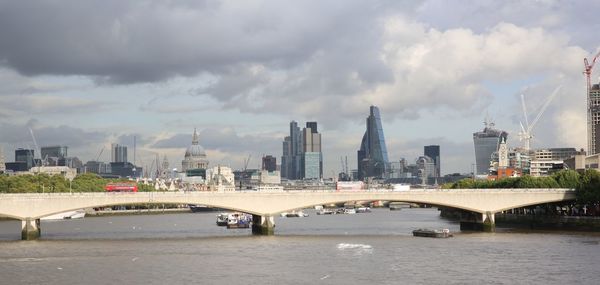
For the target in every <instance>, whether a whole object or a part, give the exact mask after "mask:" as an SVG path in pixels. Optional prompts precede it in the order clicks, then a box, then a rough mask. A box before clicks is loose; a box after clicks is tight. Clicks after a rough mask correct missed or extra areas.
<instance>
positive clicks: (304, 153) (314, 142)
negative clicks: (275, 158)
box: [281, 121, 323, 180]
mask: <svg viewBox="0 0 600 285" xmlns="http://www.w3.org/2000/svg"><path fill="white" fill-rule="evenodd" d="M282 146H283V153H282V154H283V155H282V156H281V177H284V178H287V179H290V180H296V179H321V178H322V177H323V153H322V152H321V134H320V133H319V132H318V131H317V122H307V123H306V128H304V129H302V130H300V127H298V123H297V122H295V121H292V122H290V135H289V136H286V137H285V138H284V140H283V143H282Z"/></svg>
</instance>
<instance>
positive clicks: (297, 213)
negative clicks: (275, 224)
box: [281, 211, 308, 218]
mask: <svg viewBox="0 0 600 285" xmlns="http://www.w3.org/2000/svg"><path fill="white" fill-rule="evenodd" d="M281 217H283V218H303V217H308V214H307V213H304V212H302V211H293V212H291V213H287V212H283V213H281Z"/></svg>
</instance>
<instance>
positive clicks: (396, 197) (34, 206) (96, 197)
mask: <svg viewBox="0 0 600 285" xmlns="http://www.w3.org/2000/svg"><path fill="white" fill-rule="evenodd" d="M574 199H575V191H574V190H572V189H414V190H408V191H390V190H387V189H378V190H367V191H356V192H336V191H333V190H331V191H327V190H324V191H282V192H256V191H235V192H138V193H45V194H0V216H6V217H10V218H14V219H18V220H21V221H22V231H21V232H22V234H21V237H22V239H24V240H29V239H37V238H38V237H39V236H40V233H41V230H40V220H39V219H40V218H42V217H45V216H49V215H53V214H56V213H60V212H66V211H71V210H77V209H83V208H92V207H106V206H114V205H130V204H167V203H168V204H201V205H207V206H210V207H215V208H223V209H230V210H235V211H240V212H245V213H249V214H252V215H253V225H252V232H253V233H255V234H263V235H269V234H273V227H274V216H275V215H278V214H279V213H282V212H288V211H292V210H295V209H302V208H307V207H312V206H315V205H326V204H333V203H342V202H351V201H398V202H411V203H418V204H428V205H436V206H443V207H449V208H456V209H462V210H466V211H469V212H472V213H474V214H476V217H477V218H476V220H475V221H471V222H475V223H477V224H479V225H481V227H480V229H482V230H485V231H493V230H494V229H495V221H494V214H495V213H498V212H501V211H505V210H509V209H514V208H520V207H525V206H531V205H537V204H545V203H552V202H560V201H567V200H574Z"/></svg>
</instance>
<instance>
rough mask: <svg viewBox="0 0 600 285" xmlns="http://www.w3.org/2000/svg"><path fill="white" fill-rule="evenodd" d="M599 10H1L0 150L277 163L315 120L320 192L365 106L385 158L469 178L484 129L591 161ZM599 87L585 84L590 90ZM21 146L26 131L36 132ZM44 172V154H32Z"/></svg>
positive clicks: (440, 6)
mask: <svg viewBox="0 0 600 285" xmlns="http://www.w3.org/2000/svg"><path fill="white" fill-rule="evenodd" d="M599 10H600V1H598V0H595V1H575V0H573V1H553V0H531V1H510V0H507V1H493V0H489V1H488V0H478V1H475V0H474V1H442V0H424V1H417V0H413V1H397V0H393V1H383V0H382V1H353V0H339V1H334V0H315V1H311V0H307V1H284V0H273V1H254V0H248V1H214V0H204V1H202V0H200V1H120V0H114V1H112V0H103V1H76V0H73V1H69V0H66V1H65V0H61V1H44V0H42V1H4V0H0V146H1V147H2V148H3V150H4V156H5V160H6V161H13V160H14V149H15V148H19V147H23V148H34V147H35V145H36V143H34V140H33V138H32V135H31V133H33V136H34V137H35V141H36V142H37V145H38V146H39V147H41V146H48V145H67V146H68V147H69V155H70V156H77V157H79V158H80V159H81V160H83V161H84V162H85V161H87V160H95V159H96V158H99V159H100V160H103V161H109V160H110V144H111V143H119V144H124V145H127V146H129V160H130V161H132V160H133V157H132V156H133V155H132V153H133V138H134V137H135V138H136V141H137V144H136V164H138V165H140V166H142V167H145V168H149V167H151V165H152V161H153V160H154V159H155V157H156V156H157V155H159V156H160V157H161V160H162V157H163V156H165V155H166V156H167V158H168V160H169V162H170V167H173V168H181V160H182V159H183V156H184V153H185V149H186V147H187V146H188V145H190V144H191V139H192V133H193V130H194V128H197V129H198V132H199V134H200V144H201V145H202V146H203V147H204V148H205V150H206V153H207V156H208V159H209V161H210V164H211V165H218V164H220V165H229V166H231V167H232V168H235V169H240V168H243V167H244V161H245V160H246V159H247V158H248V157H250V160H249V163H248V167H249V168H256V167H258V166H259V165H260V157H262V156H263V155H269V154H270V155H274V156H276V157H277V158H278V163H279V162H280V158H281V154H282V150H281V148H282V141H283V138H284V137H285V136H286V135H287V133H288V132H289V122H290V121H292V120H295V121H297V122H299V124H300V125H304V124H305V122H306V121H317V122H318V125H319V126H318V128H319V132H320V133H321V134H322V148H323V157H324V176H325V177H332V176H334V175H337V173H338V172H340V171H341V169H342V165H341V159H340V158H341V157H346V156H347V158H348V164H349V168H350V169H354V168H356V151H357V150H358V149H359V148H360V142H361V139H362V135H363V134H364V132H365V128H366V126H365V119H366V117H367V116H368V115H369V106H370V105H376V106H378V107H379V108H380V112H381V116H382V120H383V128H384V133H385V138H386V144H387V149H388V152H389V158H390V160H392V161H398V160H400V159H401V158H405V159H407V161H409V162H414V161H415V159H416V158H417V157H418V156H420V155H423V146H424V145H430V144H437V145H440V148H441V171H442V174H448V173H456V172H459V173H468V172H470V171H471V164H472V163H474V150H473V139H472V134H473V132H476V131H479V130H481V129H482V128H483V121H484V119H485V118H486V117H488V118H490V119H491V120H492V121H493V122H494V123H495V125H496V127H497V128H499V129H503V130H505V131H507V132H508V133H509V139H508V145H509V146H510V147H516V146H522V145H523V143H524V142H523V141H520V140H519V138H518V133H519V129H520V126H519V123H520V122H524V115H523V111H522V108H521V99H520V95H521V94H523V96H524V98H525V102H526V105H527V110H528V112H529V116H528V119H529V121H530V122H533V120H534V118H535V117H536V116H537V114H538V112H539V109H540V108H541V106H542V105H543V104H544V102H545V101H547V100H548V98H549V97H550V95H551V94H552V93H553V92H554V91H555V90H557V88H559V86H560V87H561V88H559V89H558V91H557V95H556V96H555V97H554V99H553V100H552V101H551V102H550V103H549V104H548V108H547V109H546V111H545V112H544V113H543V115H542V116H541V117H540V119H539V121H538V122H537V124H536V125H535V126H534V127H533V135H534V139H533V141H532V147H535V148H541V147H575V148H578V149H579V148H586V113H585V108H586V94H585V92H586V86H585V77H584V76H583V75H582V71H583V69H584V65H583V59H584V58H589V59H591V58H593V57H594V55H595V54H596V53H597V52H598V51H600V36H598V32H597V31H598V30H600V20H598V19H600V18H598V15H597V11H599ZM599 74H600V72H598V71H595V72H594V73H593V74H592V80H593V82H598V76H599ZM30 129H31V132H30ZM36 155H37V154H36Z"/></svg>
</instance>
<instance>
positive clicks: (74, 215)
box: [40, 210, 85, 221]
mask: <svg viewBox="0 0 600 285" xmlns="http://www.w3.org/2000/svg"><path fill="white" fill-rule="evenodd" d="M83 217H85V211H84V210H75V211H67V212H62V213H58V214H54V215H50V216H46V217H43V218H40V220H44V221H51V220H69V219H81V218H83Z"/></svg>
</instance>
